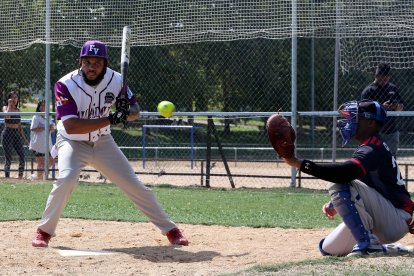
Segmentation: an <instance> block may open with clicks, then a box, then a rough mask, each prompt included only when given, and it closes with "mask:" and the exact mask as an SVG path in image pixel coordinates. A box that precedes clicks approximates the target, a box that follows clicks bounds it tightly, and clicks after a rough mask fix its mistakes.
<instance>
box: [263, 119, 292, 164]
mask: <svg viewBox="0 0 414 276" xmlns="http://www.w3.org/2000/svg"><path fill="white" fill-rule="evenodd" d="M266 128H267V135H268V136H269V141H270V143H271V144H272V146H273V148H274V149H275V151H276V152H277V154H278V155H279V157H281V158H291V157H293V156H294V155H295V140H296V133H295V130H294V129H293V128H292V126H291V125H290V123H289V121H288V120H287V119H286V118H285V117H283V116H282V115H280V114H274V115H272V116H271V117H270V118H269V119H268V120H267V123H266Z"/></svg>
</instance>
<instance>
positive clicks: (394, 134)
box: [361, 63, 404, 156]
mask: <svg viewBox="0 0 414 276" xmlns="http://www.w3.org/2000/svg"><path fill="white" fill-rule="evenodd" d="M390 70H391V68H390V66H389V65H388V64H386V63H380V64H378V66H377V69H376V71H375V79H374V82H372V83H371V84H370V85H368V86H367V87H366V88H365V89H364V90H363V91H362V93H361V99H362V100H364V99H367V100H373V101H377V102H379V103H380V104H382V105H383V106H384V108H385V109H386V110H387V111H402V110H403V108H404V104H403V101H402V99H401V96H400V93H399V89H398V87H397V86H396V85H395V84H393V83H391V82H390ZM396 119H397V118H396V117H391V116H390V117H388V118H387V121H386V122H385V125H384V127H383V129H382V131H381V135H382V138H383V139H384V141H385V142H386V143H387V145H388V147H389V148H390V151H391V153H392V155H394V156H397V150H398V146H399V142H400V132H399V131H398V126H397V122H396Z"/></svg>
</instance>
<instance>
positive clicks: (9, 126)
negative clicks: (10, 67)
mask: <svg viewBox="0 0 414 276" xmlns="http://www.w3.org/2000/svg"><path fill="white" fill-rule="evenodd" d="M18 106H19V95H18V94H17V92H15V91H12V92H10V93H9V94H8V96H7V102H5V105H4V106H3V112H5V113H8V112H20V109H19V108H18ZM1 143H2V145H3V150H4V155H5V157H6V162H5V163H4V176H5V177H6V178H9V177H10V166H11V161H12V155H13V154H12V153H13V149H14V150H15V151H16V153H17V155H19V179H22V178H23V171H24V165H25V156H24V150H23V144H26V145H27V144H28V141H27V138H26V135H25V134H24V132H23V128H22V125H21V117H20V115H10V116H7V115H6V116H5V119H4V129H3V131H2V133H1Z"/></svg>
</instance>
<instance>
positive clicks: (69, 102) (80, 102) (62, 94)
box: [54, 68, 136, 142]
mask: <svg viewBox="0 0 414 276" xmlns="http://www.w3.org/2000/svg"><path fill="white" fill-rule="evenodd" d="M121 89H122V79H121V74H120V73H118V72H115V71H114V70H112V69H110V68H107V69H106V73H105V76H104V78H103V79H102V81H101V82H100V83H99V84H98V85H97V86H90V85H88V84H87V83H86V82H85V81H84V79H83V76H82V72H81V71H80V70H75V71H73V72H70V73H69V74H67V75H66V76H64V77H62V78H61V79H60V80H59V81H58V82H56V84H55V87H54V90H55V98H56V116H57V119H60V121H59V123H58V124H57V131H58V132H59V133H60V134H61V135H62V136H64V137H66V138H67V139H70V140H76V141H92V142H94V141H97V140H98V139H99V136H101V135H106V134H110V133H111V129H110V127H109V125H108V126H106V127H104V128H101V129H99V130H96V131H93V132H90V133H86V134H68V133H67V132H66V130H65V127H64V125H63V123H62V122H63V121H65V120H66V119H69V118H80V119H97V118H102V117H108V115H109V112H110V109H111V106H112V105H113V104H114V103H115V100H116V98H117V97H118V96H119V94H120V93H121ZM123 93H126V98H127V99H128V100H129V102H130V104H131V105H134V104H136V99H135V96H134V95H133V93H132V92H131V91H130V90H129V88H128V89H125V90H123Z"/></svg>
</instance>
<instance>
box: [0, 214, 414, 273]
mask: <svg viewBox="0 0 414 276" xmlns="http://www.w3.org/2000/svg"><path fill="white" fill-rule="evenodd" d="M36 223H37V222H35V221H14V222H0V226H1V229H2V243H1V245H0V248H1V250H0V251H1V255H0V262H1V267H0V274H1V275H111V274H112V275H217V274H221V273H232V272H238V271H241V270H244V269H248V268H250V267H252V266H254V265H257V264H274V263H282V262H290V261H300V260H310V259H320V258H322V256H321V255H320V254H319V251H318V249H317V244H318V242H319V240H320V239H321V238H322V237H324V236H325V235H326V234H327V233H328V232H329V231H330V229H313V230H310V229H306V230H301V229H280V228H247V227H224V226H203V225H180V227H181V228H182V229H183V230H184V234H185V235H186V236H187V237H188V239H189V240H190V242H191V243H190V245H189V246H171V245H169V243H168V241H167V239H166V238H165V237H164V236H162V235H161V233H160V232H159V230H158V229H157V228H155V227H154V226H153V225H152V224H150V223H129V222H108V221H90V220H78V219H76V220H73V219H62V220H61V222H60V224H59V228H58V233H57V236H56V237H55V238H53V239H52V241H51V243H50V247H49V248H47V249H38V248H33V247H32V246H31V244H30V242H31V239H32V238H33V234H34V231H35V228H36ZM401 242H403V243H405V244H406V245H411V246H412V245H414V242H413V239H412V238H411V237H406V238H404V239H403V240H402V241H401ZM101 251H104V252H101ZM68 254H69V255H75V256H67V255H68ZM98 254H101V255H98Z"/></svg>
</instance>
